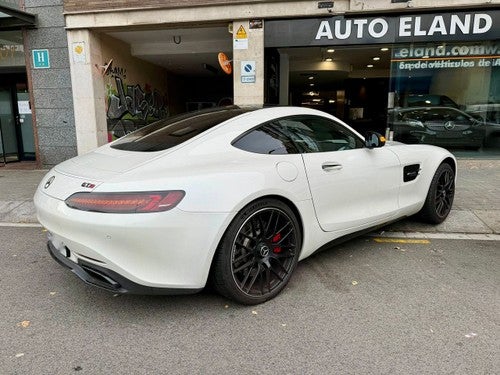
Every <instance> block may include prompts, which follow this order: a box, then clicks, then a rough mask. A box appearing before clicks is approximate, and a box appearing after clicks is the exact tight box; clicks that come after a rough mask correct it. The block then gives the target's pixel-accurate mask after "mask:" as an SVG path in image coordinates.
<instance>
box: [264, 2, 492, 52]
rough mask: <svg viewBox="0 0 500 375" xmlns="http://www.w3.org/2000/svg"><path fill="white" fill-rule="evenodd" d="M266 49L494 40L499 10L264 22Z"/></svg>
mask: <svg viewBox="0 0 500 375" xmlns="http://www.w3.org/2000/svg"><path fill="white" fill-rule="evenodd" d="M264 33H265V46H266V47H294V46H309V45H311V46H313V45H328V46H330V45H347V44H374V43H375V44H377V43H384V44H385V43H404V42H408V43H409V42H429V41H456V40H461V41H469V40H471V41H472V40H495V39H498V38H499V37H500V10H490V11H488V10H482V11H476V12H450V13H437V14H414V15H412V14H407V13H405V14H401V15H397V16H379V17H344V16H336V17H330V18H319V19H297V20H277V21H272V20H271V21H267V22H266V28H265V30H264Z"/></svg>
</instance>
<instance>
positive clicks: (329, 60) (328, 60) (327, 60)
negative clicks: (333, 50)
mask: <svg viewBox="0 0 500 375" xmlns="http://www.w3.org/2000/svg"><path fill="white" fill-rule="evenodd" d="M325 61H326V62H332V61H333V59H332V58H331V57H329V58H327V59H325Z"/></svg>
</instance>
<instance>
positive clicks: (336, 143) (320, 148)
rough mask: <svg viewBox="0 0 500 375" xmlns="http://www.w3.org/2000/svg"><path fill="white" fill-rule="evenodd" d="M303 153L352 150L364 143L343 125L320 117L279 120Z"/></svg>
mask: <svg viewBox="0 0 500 375" xmlns="http://www.w3.org/2000/svg"><path fill="white" fill-rule="evenodd" d="M276 122H278V123H279V124H280V125H281V126H282V127H283V129H285V133H286V134H288V135H289V137H290V138H291V139H292V140H293V141H294V143H295V144H296V145H297V148H298V149H299V151H300V152H302V153H311V152H330V151H343V150H352V149H356V148H362V147H364V145H363V142H362V141H361V139H359V137H358V136H356V135H355V134H354V133H352V132H351V131H350V130H349V129H347V128H345V127H344V126H342V125H341V124H338V123H336V122H334V121H333V120H329V119H327V118H323V117H318V116H293V117H289V118H283V119H280V120H277V121H276Z"/></svg>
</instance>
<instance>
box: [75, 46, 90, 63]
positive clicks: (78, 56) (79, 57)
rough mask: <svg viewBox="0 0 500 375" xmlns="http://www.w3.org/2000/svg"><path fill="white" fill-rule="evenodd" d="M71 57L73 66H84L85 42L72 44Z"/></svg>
mask: <svg viewBox="0 0 500 375" xmlns="http://www.w3.org/2000/svg"><path fill="white" fill-rule="evenodd" d="M71 55H72V56H73V62H74V63H75V64H85V62H86V60H87V51H86V48H85V42H73V46H72V48H71Z"/></svg>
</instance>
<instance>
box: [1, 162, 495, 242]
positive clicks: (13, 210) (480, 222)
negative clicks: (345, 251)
mask: <svg viewBox="0 0 500 375" xmlns="http://www.w3.org/2000/svg"><path fill="white" fill-rule="evenodd" d="M45 173H47V171H46V170H11V169H4V168H2V167H0V224H5V223H14V224H15V223H25V224H36V223H37V220H36V214H35V208H34V206H33V194H34V192H35V190H36V187H37V186H38V183H39V182H40V180H41V179H42V178H43V176H44V175H45ZM384 230H385V231H386V232H397V233H401V232H404V233H406V232H419V233H429V234H431V233H464V234H500V160H472V159H459V160H458V182H457V188H456V195H455V201H454V204H453V210H452V212H451V213H450V216H449V217H448V218H447V219H446V220H445V222H444V223H442V224H439V225H436V226H434V225H428V224H424V223H420V222H418V221H416V220H415V219H413V218H409V219H405V220H402V221H400V222H397V223H395V224H392V225H390V226H388V227H386V228H384Z"/></svg>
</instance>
